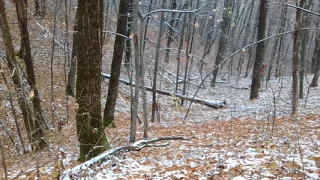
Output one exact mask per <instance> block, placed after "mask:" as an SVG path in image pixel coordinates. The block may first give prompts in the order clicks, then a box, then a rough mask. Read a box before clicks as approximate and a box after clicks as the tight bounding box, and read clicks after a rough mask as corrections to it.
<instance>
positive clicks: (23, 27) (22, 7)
mask: <svg viewBox="0 0 320 180" xmlns="http://www.w3.org/2000/svg"><path fill="white" fill-rule="evenodd" d="M15 5H16V10H17V14H18V21H19V28H20V32H21V34H20V35H21V41H22V42H23V43H22V44H23V45H24V51H25V55H24V56H23V60H24V63H25V66H26V72H27V80H28V84H29V86H30V89H31V91H32V92H33V93H32V94H33V96H32V104H33V108H34V112H35V116H36V118H37V120H38V121H39V122H40V123H41V124H42V125H43V126H44V127H46V128H49V125H48V123H47V121H46V118H45V116H44V114H43V111H42V107H41V100H40V96H39V92H38V88H37V85H36V78H35V75H34V68H33V60H32V56H31V47H30V39H29V32H28V21H27V20H28V18H27V1H26V0H23V1H15Z"/></svg>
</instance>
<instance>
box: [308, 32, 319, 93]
mask: <svg viewBox="0 0 320 180" xmlns="http://www.w3.org/2000/svg"><path fill="white" fill-rule="evenodd" d="M312 61H314V62H315V63H314V65H315V68H314V75H313V79H312V82H311V85H310V86H311V87H317V86H318V81H319V76H320V31H319V30H318V31H317V36H316V42H315V48H314V54H313V57H312Z"/></svg>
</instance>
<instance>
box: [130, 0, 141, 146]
mask: <svg viewBox="0 0 320 180" xmlns="http://www.w3.org/2000/svg"><path fill="white" fill-rule="evenodd" d="M139 4H140V1H139V0H133V17H132V35H133V43H134V66H135V83H136V84H135V89H134V95H133V97H132V100H131V122H130V138H129V141H130V142H135V141H136V131H137V116H138V107H139V94H140V83H141V69H140V67H141V66H140V59H141V42H140V38H141V37H139V34H138V21H139Z"/></svg>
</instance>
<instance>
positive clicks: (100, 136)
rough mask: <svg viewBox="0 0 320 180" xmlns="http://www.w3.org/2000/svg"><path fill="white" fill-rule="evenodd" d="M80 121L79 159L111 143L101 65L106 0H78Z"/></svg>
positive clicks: (77, 88)
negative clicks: (106, 126) (105, 122)
mask: <svg viewBox="0 0 320 180" xmlns="http://www.w3.org/2000/svg"><path fill="white" fill-rule="evenodd" d="M78 13H79V14H78V27H79V32H78V38H79V39H78V41H79V42H86V43H79V44H78V60H77V81H76V100H77V103H78V109H77V115H76V121H77V134H78V140H79V143H80V155H79V159H78V160H79V161H84V160H86V159H90V158H92V157H94V156H96V155H98V154H100V153H101V152H103V151H105V150H106V149H108V148H110V145H109V143H108V141H107V139H106V135H105V133H104V127H103V122H102V117H101V80H100V77H101V68H102V37H103V36H102V28H103V0H79V1H78Z"/></svg>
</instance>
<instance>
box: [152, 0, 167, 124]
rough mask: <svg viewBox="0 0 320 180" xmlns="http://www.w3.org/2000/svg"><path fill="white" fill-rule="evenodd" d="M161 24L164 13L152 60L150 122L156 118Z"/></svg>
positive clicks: (164, 2)
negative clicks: (154, 55)
mask: <svg viewBox="0 0 320 180" xmlns="http://www.w3.org/2000/svg"><path fill="white" fill-rule="evenodd" d="M165 7H166V0H163V1H162V7H161V8H162V9H165ZM163 23H164V12H161V16H160V29H159V33H158V39H157V47H156V57H155V59H154V69H153V82H152V112H151V122H154V120H155V117H156V110H157V93H156V90H157V77H158V69H159V55H160V46H161V37H162V34H163Z"/></svg>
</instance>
